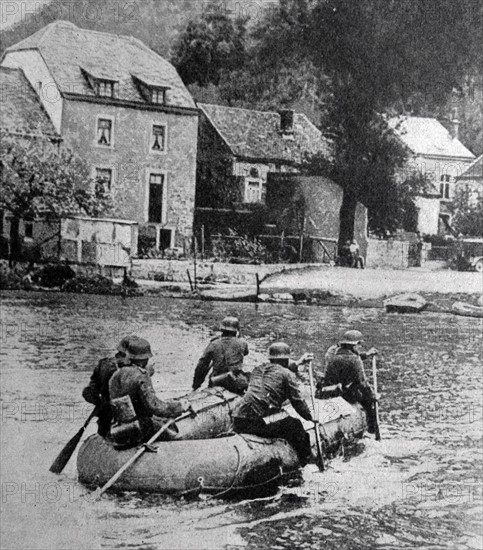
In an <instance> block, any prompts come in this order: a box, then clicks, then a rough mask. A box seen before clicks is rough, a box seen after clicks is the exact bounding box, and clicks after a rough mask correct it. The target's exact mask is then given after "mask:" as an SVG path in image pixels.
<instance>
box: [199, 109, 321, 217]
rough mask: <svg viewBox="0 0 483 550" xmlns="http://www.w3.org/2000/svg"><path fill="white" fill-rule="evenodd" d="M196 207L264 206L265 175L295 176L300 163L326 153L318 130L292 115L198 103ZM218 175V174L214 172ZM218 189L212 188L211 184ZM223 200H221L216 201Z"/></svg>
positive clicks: (304, 120)
mask: <svg viewBox="0 0 483 550" xmlns="http://www.w3.org/2000/svg"><path fill="white" fill-rule="evenodd" d="M198 107H199V109H200V128H199V139H198V143H199V145H198V185H199V193H198V195H197V206H210V205H212V204H213V200H212V199H213V195H217V190H216V189H213V188H207V187H209V185H210V184H209V183H208V186H207V185H205V183H207V182H208V181H209V182H218V184H219V185H221V186H223V185H227V186H228V188H226V187H225V188H224V189H223V192H222V193H220V194H218V195H217V196H216V199H221V200H218V201H217V202H218V206H225V207H226V206H229V204H233V203H235V204H265V202H266V193H267V178H268V175H269V174H284V173H298V172H299V170H300V166H301V164H302V163H303V161H304V158H305V157H307V156H310V155H312V154H316V153H323V154H327V155H328V154H329V147H328V144H327V142H326V141H325V140H324V139H323V137H322V134H321V132H320V130H318V128H317V127H316V126H315V125H314V124H312V122H310V120H309V119H308V118H307V117H306V116H305V115H304V114H301V113H295V112H294V111H291V110H283V111H280V112H274V111H255V110H250V109H239V108H234V107H225V106H221V105H208V104H199V105H198ZM216 170H218V173H214V171H216ZM215 185H216V183H215ZM219 195H221V197H220V196H219Z"/></svg>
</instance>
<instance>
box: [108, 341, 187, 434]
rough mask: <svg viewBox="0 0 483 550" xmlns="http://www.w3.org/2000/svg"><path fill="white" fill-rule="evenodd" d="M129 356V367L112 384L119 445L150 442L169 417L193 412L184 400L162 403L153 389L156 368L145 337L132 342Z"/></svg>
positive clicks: (110, 387) (110, 389)
mask: <svg viewBox="0 0 483 550" xmlns="http://www.w3.org/2000/svg"><path fill="white" fill-rule="evenodd" d="M126 356H127V358H128V359H129V364H128V365H126V366H123V368H122V369H119V370H118V371H116V372H115V373H114V374H113V376H112V378H111V380H110V382H109V394H110V397H111V406H112V409H113V418H114V421H115V424H114V425H113V426H112V428H111V437H112V439H113V440H114V441H115V443H117V444H125V445H128V444H136V443H138V442H140V441H147V440H148V439H150V438H151V437H152V436H153V435H154V434H155V433H156V432H157V431H158V430H159V429H160V428H162V427H163V425H164V424H165V423H166V421H167V419H168V418H175V417H177V416H179V415H180V414H182V413H183V412H185V411H187V410H189V402H188V401H187V400H184V399H183V400H182V399H166V400H164V401H161V400H160V399H159V398H158V397H157V396H156V393H155V391H154V388H153V383H152V381H151V377H152V376H153V374H154V367H153V366H152V365H148V362H149V359H150V358H151V357H152V353H151V346H150V344H149V342H148V341H147V340H144V339H143V338H135V339H131V341H130V343H129V345H128V347H127V350H126Z"/></svg>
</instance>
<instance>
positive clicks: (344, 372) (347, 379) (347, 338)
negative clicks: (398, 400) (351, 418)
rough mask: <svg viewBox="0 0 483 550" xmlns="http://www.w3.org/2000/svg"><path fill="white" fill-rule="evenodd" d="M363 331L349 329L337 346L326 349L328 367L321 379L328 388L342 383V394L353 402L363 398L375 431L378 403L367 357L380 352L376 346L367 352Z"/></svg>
mask: <svg viewBox="0 0 483 550" xmlns="http://www.w3.org/2000/svg"><path fill="white" fill-rule="evenodd" d="M362 342H363V339H362V334H361V333H360V332H359V331H358V330H348V331H347V332H346V333H345V334H344V336H343V337H342V340H341V341H340V342H339V345H338V346H337V347H335V346H331V347H330V348H329V349H328V351H327V353H326V367H325V373H324V376H323V380H322V383H321V388H320V394H321V396H322V397H323V394H324V388H328V387H331V386H337V385H339V384H340V386H341V388H342V394H343V396H344V398H346V399H347V400H348V401H349V402H356V401H357V402H359V403H360V404H361V405H362V406H363V407H364V409H365V411H366V414H367V424H368V432H369V433H374V420H375V416H374V415H375V413H374V404H375V401H376V396H375V395H374V392H373V391H372V389H371V387H370V386H369V383H368V381H367V378H366V373H365V372H364V364H363V363H362V361H363V359H367V358H369V357H372V356H373V355H376V354H377V353H378V351H377V349H376V348H371V349H370V350H369V351H367V352H365V353H364V352H363V351H362V349H361V343H362Z"/></svg>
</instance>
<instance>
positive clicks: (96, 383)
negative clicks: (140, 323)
mask: <svg viewBox="0 0 483 550" xmlns="http://www.w3.org/2000/svg"><path fill="white" fill-rule="evenodd" d="M130 338H132V337H131V336H126V337H125V338H123V339H122V340H121V341H120V342H119V344H118V346H117V353H116V354H115V355H114V357H105V358H104V359H101V360H100V361H99V363H98V364H97V366H96V367H95V368H94V371H93V372H92V375H91V379H90V381H89V385H88V386H86V387H85V388H84V389H83V390H82V397H83V398H84V399H85V400H86V401H88V402H89V403H92V404H93V405H95V406H96V407H97V416H98V420H97V433H98V434H99V435H101V436H102V437H106V436H107V435H108V434H109V428H110V426H111V420H112V413H111V405H110V397H109V380H110V379H111V376H112V375H113V374H114V373H115V372H116V370H117V369H119V368H121V367H123V366H124V365H128V364H129V360H128V359H127V358H126V348H127V346H128V345H129V342H130Z"/></svg>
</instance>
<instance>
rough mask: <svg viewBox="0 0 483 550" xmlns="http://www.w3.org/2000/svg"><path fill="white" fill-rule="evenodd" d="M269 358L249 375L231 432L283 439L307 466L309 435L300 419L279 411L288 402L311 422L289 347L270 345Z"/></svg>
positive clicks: (308, 357)
mask: <svg viewBox="0 0 483 550" xmlns="http://www.w3.org/2000/svg"><path fill="white" fill-rule="evenodd" d="M268 358H269V362H268V363H265V364H264V365H261V366H257V367H255V369H254V370H253V372H252V373H251V376H250V383H249V386H248V390H247V392H246V394H245V395H244V396H243V397H242V400H241V402H240V403H239V404H238V405H237V407H236V410H235V412H234V418H233V425H234V430H235V432H237V433H246V434H254V435H258V436H261V437H273V438H275V437H279V438H282V439H286V440H287V441H288V442H289V443H290V444H291V445H292V447H293V448H294V449H295V450H296V451H297V454H298V456H299V458H300V461H301V463H302V464H306V463H307V462H308V461H309V459H310V458H311V448H310V439H309V436H308V434H307V433H306V432H305V430H304V427H303V425H302V422H300V420H298V419H297V418H292V417H290V416H285V415H283V412H282V405H283V403H284V401H286V400H287V399H288V400H289V401H290V402H291V404H292V405H293V407H294V409H295V410H296V411H297V412H298V414H300V416H301V417H302V418H305V419H306V420H312V421H313V418H312V413H311V412H310V409H309V407H308V405H307V403H306V402H305V400H304V399H303V398H302V396H301V393H300V389H299V385H298V381H297V378H296V377H295V375H294V373H293V372H292V371H291V369H290V366H291V363H290V347H289V346H288V345H287V344H285V343H283V342H278V343H275V344H272V345H271V346H270V348H269V352H268ZM311 360H312V354H309V353H306V354H304V355H303V356H302V357H301V359H300V360H299V361H298V362H297V363H298V364H304V363H308V362H309V361H311ZM292 365H293V363H292ZM281 413H282V414H281Z"/></svg>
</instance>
